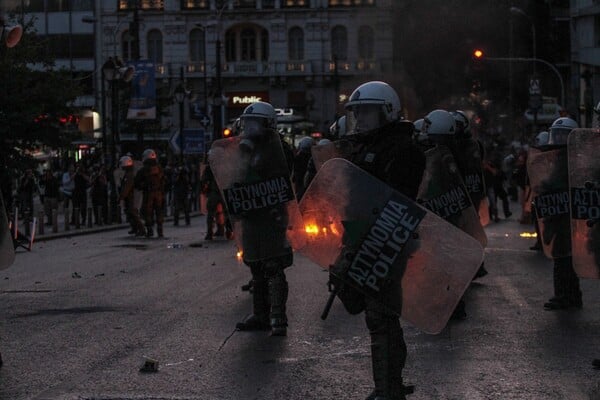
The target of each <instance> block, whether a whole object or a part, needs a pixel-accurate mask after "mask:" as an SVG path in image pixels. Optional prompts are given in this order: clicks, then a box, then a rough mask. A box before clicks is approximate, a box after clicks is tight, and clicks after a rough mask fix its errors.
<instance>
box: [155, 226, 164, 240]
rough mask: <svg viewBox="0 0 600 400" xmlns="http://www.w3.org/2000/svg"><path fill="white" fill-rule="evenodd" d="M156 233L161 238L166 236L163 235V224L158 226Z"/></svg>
mask: <svg viewBox="0 0 600 400" xmlns="http://www.w3.org/2000/svg"><path fill="white" fill-rule="evenodd" d="M156 234H157V235H158V237H159V238H162V237H165V236H164V235H163V226H162V225H157V226H156Z"/></svg>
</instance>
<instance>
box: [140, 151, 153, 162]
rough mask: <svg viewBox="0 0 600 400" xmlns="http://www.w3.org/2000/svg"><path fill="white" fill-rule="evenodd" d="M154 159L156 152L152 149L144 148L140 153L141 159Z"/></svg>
mask: <svg viewBox="0 0 600 400" xmlns="http://www.w3.org/2000/svg"><path fill="white" fill-rule="evenodd" d="M146 160H156V152H155V151H154V150H152V149H146V150H144V152H143V153H142V161H146Z"/></svg>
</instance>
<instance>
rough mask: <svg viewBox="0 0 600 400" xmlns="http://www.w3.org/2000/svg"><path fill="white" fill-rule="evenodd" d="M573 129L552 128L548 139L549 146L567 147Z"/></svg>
mask: <svg viewBox="0 0 600 400" xmlns="http://www.w3.org/2000/svg"><path fill="white" fill-rule="evenodd" d="M571 131H572V129H571V128H560V127H556V128H550V135H549V137H548V144H549V145H555V146H566V145H567V138H568V137H569V133H571Z"/></svg>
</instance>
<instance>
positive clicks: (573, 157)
mask: <svg viewBox="0 0 600 400" xmlns="http://www.w3.org/2000/svg"><path fill="white" fill-rule="evenodd" d="M598 149H600V130H598V129H575V130H574V131H572V132H571V134H570V135H569V140H568V152H569V189H570V193H571V246H572V247H571V251H572V255H573V269H575V272H576V273H577V275H579V276H580V277H582V278H592V279H600V157H598V154H597V153H596V152H597V151H598Z"/></svg>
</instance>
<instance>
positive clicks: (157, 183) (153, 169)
mask: <svg viewBox="0 0 600 400" xmlns="http://www.w3.org/2000/svg"><path fill="white" fill-rule="evenodd" d="M142 162H143V164H144V165H143V167H142V168H141V169H140V170H139V171H138V172H137V174H136V176H135V187H136V188H137V189H138V190H141V191H142V193H143V197H142V210H143V216H144V221H145V223H146V237H148V238H150V237H152V236H154V223H155V222H156V234H157V235H158V237H159V238H162V237H163V222H164V206H165V174H164V172H163V169H162V168H161V166H160V165H159V164H158V158H157V156H156V152H155V151H154V150H152V149H146V150H144V153H143V154H142Z"/></svg>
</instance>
